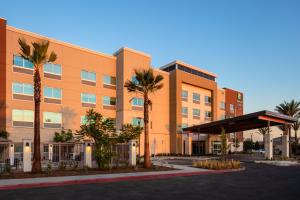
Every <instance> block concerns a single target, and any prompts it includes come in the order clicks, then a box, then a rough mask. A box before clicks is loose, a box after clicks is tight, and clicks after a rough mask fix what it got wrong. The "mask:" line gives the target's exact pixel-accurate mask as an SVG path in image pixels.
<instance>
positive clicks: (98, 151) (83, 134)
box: [76, 109, 117, 168]
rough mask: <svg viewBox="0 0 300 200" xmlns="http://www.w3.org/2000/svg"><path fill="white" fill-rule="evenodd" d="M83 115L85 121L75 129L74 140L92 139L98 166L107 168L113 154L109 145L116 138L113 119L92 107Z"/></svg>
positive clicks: (114, 141)
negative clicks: (78, 128)
mask: <svg viewBox="0 0 300 200" xmlns="http://www.w3.org/2000/svg"><path fill="white" fill-rule="evenodd" d="M85 117H86V122H85V123H84V124H83V125H81V126H80V130H77V131H76V132H77V133H76V140H81V141H82V140H84V139H86V138H90V139H92V140H93V142H94V145H95V152H94V153H95V158H96V162H97V165H98V167H99V168H107V167H108V166H109V161H110V159H111V158H112V156H113V153H112V152H111V146H112V145H113V144H114V143H116V140H117V135H116V129H115V121H114V120H113V119H112V118H104V117H103V116H102V115H101V114H100V113H98V112H96V111H94V110H93V109H90V110H88V111H87V113H86V116H85Z"/></svg>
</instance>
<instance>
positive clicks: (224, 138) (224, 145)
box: [221, 127, 228, 160]
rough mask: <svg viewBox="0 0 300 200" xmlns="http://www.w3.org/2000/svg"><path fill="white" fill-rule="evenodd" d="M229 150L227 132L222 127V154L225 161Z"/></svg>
mask: <svg viewBox="0 0 300 200" xmlns="http://www.w3.org/2000/svg"><path fill="white" fill-rule="evenodd" d="M227 150H228V144H227V136H226V131H225V129H224V128H223V127H222V130H221V153H222V159H223V160H226V155H227Z"/></svg>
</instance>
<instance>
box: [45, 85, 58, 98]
mask: <svg viewBox="0 0 300 200" xmlns="http://www.w3.org/2000/svg"><path fill="white" fill-rule="evenodd" d="M44 97H47V98H52V99H61V89H59V88H51V87H44Z"/></svg>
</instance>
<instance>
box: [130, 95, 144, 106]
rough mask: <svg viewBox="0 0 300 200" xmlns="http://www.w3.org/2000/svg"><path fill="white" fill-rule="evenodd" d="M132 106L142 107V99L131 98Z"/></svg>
mask: <svg viewBox="0 0 300 200" xmlns="http://www.w3.org/2000/svg"><path fill="white" fill-rule="evenodd" d="M131 105H132V106H144V99H142V98H137V97H135V98H133V99H132V102H131Z"/></svg>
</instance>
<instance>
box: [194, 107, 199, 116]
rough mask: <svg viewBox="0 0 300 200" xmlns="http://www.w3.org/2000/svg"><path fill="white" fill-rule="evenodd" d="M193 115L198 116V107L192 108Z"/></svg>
mask: <svg viewBox="0 0 300 200" xmlns="http://www.w3.org/2000/svg"><path fill="white" fill-rule="evenodd" d="M193 116H194V117H200V109H196V108H193Z"/></svg>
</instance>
